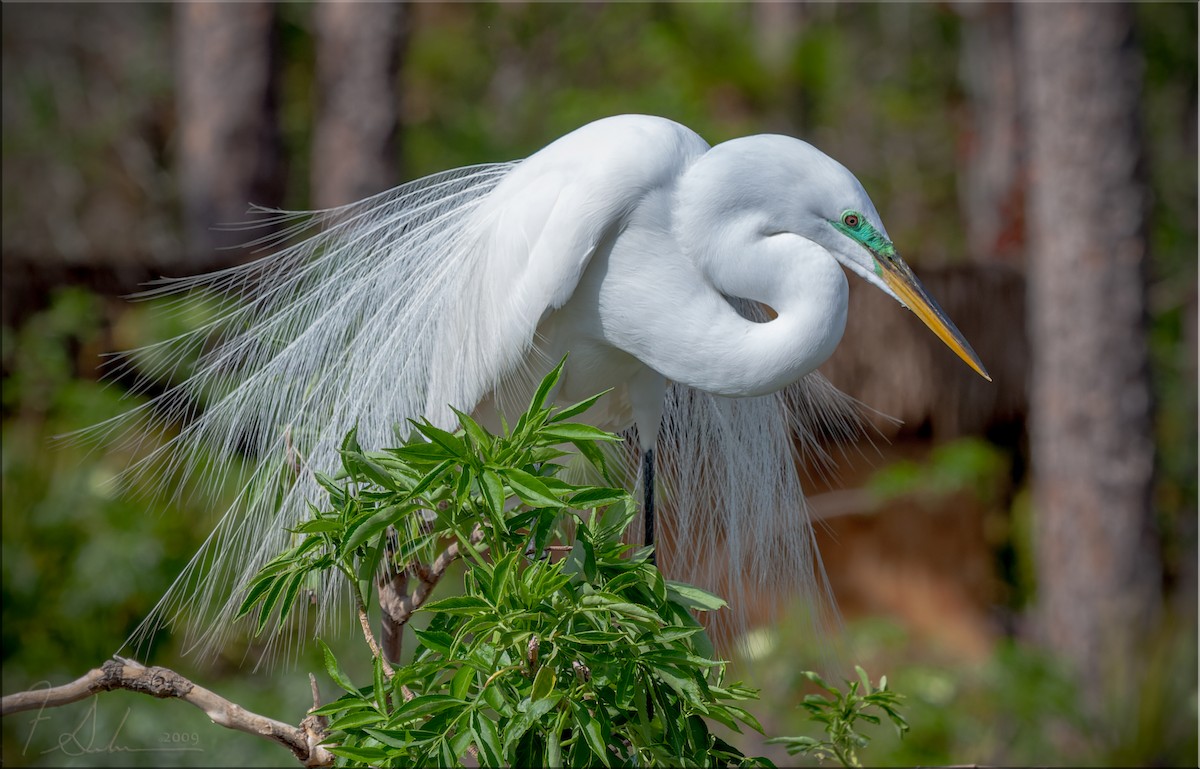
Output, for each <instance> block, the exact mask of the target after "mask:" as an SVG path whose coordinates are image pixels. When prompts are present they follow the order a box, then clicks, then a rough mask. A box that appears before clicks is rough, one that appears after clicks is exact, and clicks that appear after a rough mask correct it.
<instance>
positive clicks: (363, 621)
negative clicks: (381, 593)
mask: <svg viewBox="0 0 1200 769" xmlns="http://www.w3.org/2000/svg"><path fill="white" fill-rule="evenodd" d="M354 608H355V610H356V611H357V612H358V624H359V625H361V626H362V631H363V637H364V638H366V639H367V646H369V647H371V654H374V655H375V656H376V657H377V658H378V659H379V661H380V662H381V663H383V672H384V675H386V676H387V677H388V678H391V677H392V676H394V675H395V674H396V671H394V670H392V664H391V663H390V662H388V661H387V658H386V657H384V656H383V651H382V650H381V649H380V648H379V642H378V641H376V640H375V634H374V633H372V632H371V617H370V615H369V614H367V606H366V604H364V603H363V599H362V596H361V595H359V594H358V591H357V590H356V591H354Z"/></svg>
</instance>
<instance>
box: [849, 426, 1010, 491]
mask: <svg viewBox="0 0 1200 769" xmlns="http://www.w3.org/2000/svg"><path fill="white" fill-rule="evenodd" d="M1008 465H1009V459H1008V457H1007V456H1006V455H1005V454H1004V452H1003V451H1001V450H1000V449H999V448H997V447H996V446H995V445H993V444H991V443H988V442H987V441H985V440H982V439H980V438H960V439H959V440H956V441H951V442H949V443H944V444H941V445H939V446H935V447H934V448H933V450H932V451H931V452H930V454H929V458H928V460H927V461H925V462H921V463H918V462H913V461H909V460H902V461H897V462H892V463H891V464H889V465H888V466H887V467H884V468H882V469H880V470H879V471H877V472H876V473H875V474H874V475H873V476H872V477H871V479H870V482H869V484H868V488H869V489H870V491H871V493H872V494H874V495H875V497H876V499H878V500H879V501H880V502H887V501H890V500H893V499H896V498H897V497H903V496H910V495H915V496H920V497H923V498H927V499H928V498H937V497H944V496H949V495H952V494H970V495H971V496H973V497H974V498H975V499H977V500H979V501H980V502H983V503H989V502H994V501H996V500H997V498H998V497H999V496H1000V490H1001V488H1002V484H1003V483H1005V482H1006V480H1007V476H1008V474H1009V467H1008Z"/></svg>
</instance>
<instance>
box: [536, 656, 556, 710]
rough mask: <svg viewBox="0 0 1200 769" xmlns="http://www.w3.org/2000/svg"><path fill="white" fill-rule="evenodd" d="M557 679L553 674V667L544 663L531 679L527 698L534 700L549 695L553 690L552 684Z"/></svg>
mask: <svg viewBox="0 0 1200 769" xmlns="http://www.w3.org/2000/svg"><path fill="white" fill-rule="evenodd" d="M557 680H558V678H557V676H555V674H554V668H553V667H551V666H549V665H544V666H543V667H542V668H541V669H540V670H538V672H537V675H536V676H535V677H534V679H533V689H531V690H530V692H529V699H531V700H533V701H534V702H536V701H538V700H540V699H543V698H545V697H548V696H550V693H551V692H552V691H554V684H555V682H556V681H557Z"/></svg>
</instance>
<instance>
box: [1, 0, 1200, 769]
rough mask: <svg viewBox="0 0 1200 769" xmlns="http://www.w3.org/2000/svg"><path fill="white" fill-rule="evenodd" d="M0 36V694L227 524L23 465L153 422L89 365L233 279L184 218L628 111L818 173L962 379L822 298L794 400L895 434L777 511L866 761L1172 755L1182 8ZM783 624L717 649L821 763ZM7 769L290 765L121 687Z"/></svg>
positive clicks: (67, 668)
mask: <svg viewBox="0 0 1200 769" xmlns="http://www.w3.org/2000/svg"><path fill="white" fill-rule="evenodd" d="M2 13H3V33H2V35H3V37H2V40H3V139H2V143H3V204H2V205H3V378H4V379H3V566H2V569H3V688H4V691H5V692H6V693H8V692H13V691H17V690H20V689H24V688H27V687H30V686H34V685H36V684H38V682H41V681H52V682H54V683H62V682H64V681H66V680H69V679H73V678H75V677H77V676H79V675H81V674H83V673H84V672H85V671H86V670H88V669H90V668H92V667H94V666H97V665H98V664H100V663H101V662H102V661H103V660H104V659H105V658H106V657H107V656H108V655H109V654H111V653H112V652H113V651H114V650H115V649H116V648H117V647H118V646H120V644H121V642H122V641H123V640H124V639H125V638H126V637H127V636H128V635H129V633H130V632H131V631H132V630H133V629H134V628H135V627H136V625H137V623H138V622H139V621H140V620H141V619H142V618H143V617H145V616H146V614H147V613H148V612H149V611H150V609H151V608H152V607H153V606H154V604H155V602H156V601H157V600H158V598H159V597H160V596H161V594H162V593H163V592H164V590H165V589H166V587H167V586H168V585H169V584H170V582H171V581H172V579H173V578H174V576H175V575H176V574H177V573H178V572H179V571H180V570H181V569H182V567H183V565H184V564H185V563H186V561H187V560H188V558H190V556H191V554H192V553H193V552H195V550H196V548H197V547H198V546H199V543H200V542H201V540H202V539H203V538H204V537H205V536H206V535H207V534H208V532H209V531H211V529H212V527H213V525H214V524H215V521H216V516H217V513H218V512H219V511H221V510H223V509H224V505H222V504H221V503H220V502H219V501H217V502H214V501H212V500H207V499H202V498H199V497H197V496H195V495H193V494H191V493H190V491H191V490H190V489H187V488H184V489H179V490H178V492H177V493H174V494H168V495H160V494H158V492H159V491H160V490H159V489H157V488H154V487H153V485H152V482H151V480H149V479H142V480H140V481H136V482H124V483H121V484H113V483H112V482H111V481H112V479H113V478H114V477H115V476H116V475H117V474H118V473H119V472H120V471H121V470H122V469H123V468H124V467H126V466H127V465H128V463H129V462H130V461H131V460H133V459H135V458H136V456H137V452H136V451H135V450H134V449H133V448H130V447H128V446H120V445H101V446H99V447H87V446H78V445H62V444H56V443H55V442H53V440H52V436H55V435H58V434H61V433H64V432H67V431H70V430H74V429H78V428H82V427H86V426H88V425H91V424H95V423H97V422H99V421H101V420H103V419H106V418H108V417H111V416H113V415H115V414H117V413H120V412H121V411H123V410H125V409H127V408H129V407H130V406H131V405H133V404H136V403H138V402H141V399H142V398H144V397H145V393H142V394H137V393H132V392H131V388H132V387H133V384H134V383H135V382H136V381H137V378H136V360H134V361H133V366H132V369H131V373H128V374H126V375H123V376H119V377H117V378H115V379H114V380H112V381H108V382H105V381H102V379H101V376H100V372H99V370H98V366H99V365H100V363H101V361H102V360H103V357H102V356H104V355H105V354H107V353H111V352H114V351H119V350H128V349H131V348H134V347H137V346H138V345H141V344H145V343H148V342H150V341H153V340H156V339H162V338H164V337H166V336H167V335H170V334H173V333H178V331H180V330H181V328H182V327H181V326H180V324H182V323H186V322H188V321H187V319H184V318H180V317H178V316H171V315H169V314H167V313H163V312H158V311H157V308H156V307H155V306H154V305H153V304H152V303H131V302H129V301H127V300H125V299H123V298H122V297H123V296H124V295H126V294H128V293H130V292H133V291H135V290H136V289H137V288H138V286H139V284H141V283H143V282H144V281H147V280H151V279H153V278H156V277H159V276H161V275H170V276H179V275H185V274H191V273H196V272H201V271H208V270H212V269H218V268H221V267H223V266H228V265H230V264H234V263H237V262H239V261H242V260H244V259H246V258H249V253H248V251H247V250H246V249H244V248H240V247H239V244H240V242H241V240H243V239H244V234H238V233H227V232H221V231H218V230H214V229H213V225H215V224H219V223H227V222H237V221H240V220H243V219H245V215H246V208H247V204H248V203H257V204H261V205H266V206H281V207H284V208H291V209H307V208H315V207H327V206H332V205H337V204H340V203H346V202H350V201H352V200H355V199H358V198H360V197H363V196H366V195H368V194H371V193H373V192H376V191H380V190H383V189H386V188H388V187H390V186H393V185H394V184H397V183H399V182H401V181H403V180H406V179H411V178H415V177H419V176H422V175H424V174H427V173H431V172H434V171H439V170H443V169H447V168H451V167H454V166H460V165H466V164H471V163H479V162H487V161H498V160H507V159H513V158H519V157H522V156H525V155H527V154H529V153H531V152H533V151H535V150H536V149H538V148H539V147H541V146H543V145H544V144H546V143H547V142H549V141H550V140H552V139H554V138H556V137H558V136H560V135H561V134H563V133H566V132H567V131H569V130H571V129H573V128H575V127H578V126H579V125H581V124H583V123H585V122H587V121H589V120H592V119H595V118H599V117H603V116H606V115H611V114H617V113H625V112H644V113H651V114H657V115H662V116H665V117H669V118H672V119H674V120H677V121H679V122H681V123H684V124H685V125H688V126H689V127H691V128H693V129H694V130H696V131H697V132H699V133H700V134H701V135H702V136H704V137H705V138H706V139H707V140H708V141H709V142H710V143H717V142H720V141H723V140H726V139H729V138H733V137H737V136H742V135H746V134H752V133H763V132H782V133H788V134H792V135H795V136H799V137H802V138H804V139H806V140H808V141H810V142H812V143H813V144H815V145H817V146H818V147H820V148H821V149H823V150H824V151H825V152H827V153H829V154H830V155H832V156H834V157H836V158H837V159H839V160H840V161H841V162H842V163H843V164H845V165H846V166H847V167H848V168H850V169H851V170H852V171H853V172H855V173H856V175H857V176H858V177H859V179H860V180H861V181H862V182H863V184H864V186H865V187H866V188H867V190H868V191H869V192H870V194H871V196H872V198H873V200H874V202H875V204H876V206H877V208H878V209H879V211H880V212H881V215H882V216H883V218H884V221H885V222H886V223H887V226H888V229H889V232H890V234H891V235H892V237H893V239H894V241H895V242H896V244H897V245H898V247H899V248H900V250H901V252H902V253H903V254H904V255H905V257H906V258H907V260H908V261H909V262H910V263H911V264H912V265H913V266H914V267H915V270H916V272H917V273H918V274H919V275H920V276H921V277H922V279H923V280H924V281H925V283H926V285H927V286H928V287H929V289H930V291H931V293H932V294H933V295H934V296H935V297H937V298H938V300H939V301H940V302H941V303H942V304H943V306H944V307H945V308H946V310H947V312H948V313H949V315H950V316H951V317H952V318H954V320H955V321H956V322H957V324H958V325H959V327H960V328H961V329H962V330H963V332H964V333H965V334H966V336H967V337H968V338H969V339H970V340H971V341H972V343H973V345H974V346H975V348H976V350H977V351H978V353H979V354H980V356H981V358H982V359H983V360H984V362H985V363H986V364H987V366H988V368H989V369H990V371H991V374H992V376H993V378H994V380H995V381H994V382H993V383H991V384H988V383H986V382H984V381H982V380H981V379H979V378H978V377H975V376H974V375H973V374H972V373H971V372H970V371H969V370H968V369H967V368H966V367H965V366H964V365H962V364H961V363H960V362H959V361H958V360H956V359H955V358H954V356H953V354H952V353H950V352H949V351H948V350H945V349H944V348H943V347H942V345H941V343H940V342H938V341H937V340H936V339H935V338H934V337H933V335H932V334H930V333H928V331H927V330H926V329H925V328H924V327H922V326H921V325H920V323H919V321H917V320H916V319H915V318H913V317H912V316H911V315H910V314H908V313H905V312H903V311H902V310H900V309H899V308H898V307H896V306H895V304H894V303H893V302H890V301H889V300H887V299H886V298H884V297H883V296H882V295H881V294H880V293H879V292H877V291H872V290H869V289H866V287H865V286H864V285H863V284H862V283H861V281H856V280H853V279H852V280H851V285H852V293H851V303H852V304H851V311H850V321H849V327H848V328H847V332H846V337H845V340H844V341H843V343H842V345H841V346H840V348H839V350H838V352H837V353H836V355H835V356H834V358H833V359H832V360H831V361H830V362H829V363H828V364H827V365H826V366H825V367H824V369H823V371H824V372H825V373H826V374H827V376H829V377H830V379H832V380H833V381H834V383H835V384H837V385H838V386H839V387H841V388H842V389H843V390H845V391H846V392H848V393H850V394H851V395H853V396H855V397H857V398H859V399H860V400H862V401H863V402H864V403H865V404H867V405H868V406H869V407H870V408H872V409H876V410H878V411H879V412H880V413H881V414H883V415H887V416H890V417H893V418H895V419H897V420H900V421H899V422H896V421H893V420H888V419H884V418H882V417H880V418H878V419H875V423H876V427H877V429H878V432H879V435H878V436H877V438H876V440H874V442H873V445H865V446H849V447H840V449H839V451H838V452H837V454H838V458H839V462H838V469H837V471H836V473H834V474H821V473H819V472H815V471H814V472H813V473H812V475H813V482H812V483H811V485H810V493H811V499H812V506H813V510H814V515H815V516H817V517H818V518H819V519H820V521H821V523H820V525H819V539H820V544H821V551H822V554H823V556H824V558H825V564H826V567H827V569H828V571H829V575H830V580H831V582H832V584H833V587H834V590H835V592H836V594H837V596H838V599H839V602H840V606H841V609H842V612H843V614H844V616H845V620H846V631H845V634H844V636H843V637H842V638H839V639H836V640H835V641H834V643H835V644H836V645H837V646H838V647H840V649H841V650H842V651H841V655H842V656H843V657H845V658H846V659H848V660H850V661H852V662H857V663H859V664H862V665H864V666H865V667H866V668H867V670H868V671H869V672H871V673H872V675H878V674H879V673H887V674H888V675H889V680H890V681H891V682H892V685H893V686H894V687H895V688H898V689H899V690H900V691H902V692H903V693H905V694H906V695H907V696H908V709H907V711H906V712H907V715H908V717H909V721H910V723H911V724H912V732H911V733H910V734H909V735H908V737H906V738H905V739H904V740H903V741H901V740H898V739H896V737H895V735H894V734H891V733H889V732H887V731H886V730H884V729H880V730H878V731H877V733H876V734H877V738H876V740H875V741H874V742H873V743H872V745H871V746H870V747H869V748H868V749H867V750H865V751H864V753H863V758H864V760H865V761H867V762H868V763H870V764H875V765H883V764H913V763H923V764H974V763H980V764H994V765H1015V764H1040V765H1046V764H1056V763H1067V764H1097V765H1105V764H1107V765H1183V764H1187V765H1193V766H1194V765H1195V764H1196V759H1197V685H1196V684H1197V666H1196V655H1197V647H1196V643H1197V641H1196V616H1197V588H1196V580H1197V574H1196V561H1197V461H1198V460H1197V410H1196V381H1197V379H1196V363H1197V337H1196V306H1197V226H1196V223H1197V195H1196V192H1197V154H1196V141H1197V120H1196V114H1197V101H1196V91H1197V82H1196V81H1197V61H1196V40H1197V25H1196V19H1197V9H1196V6H1195V5H1194V4H1153V3H1146V4H1138V5H1135V6H1126V5H1119V4H1104V5H1092V6H1089V7H1086V8H1085V7H1084V6H1073V5H1019V6H1010V5H1005V4H974V3H936V4H935V3H926V4H919V5H903V4H887V5H872V4H844V5H843V4H811V5H809V4H785V3H767V2H747V3H739V4H724V3H713V4H682V3H679V4H675V3H654V4H651V3H637V4H626V3H591V4H586V5H575V4H536V3H512V4H503V5H475V4H435V3H418V4H354V3H328V4H318V5H310V4H260V3H253V2H250V3H239V4H219V3H177V4H171V5H152V4H111V5H107V4H85V5H71V4H58V3H56V4H44V5H37V4H11V3H6V4H4V5H3V8H2ZM167 384H168V383H166V382H148V383H147V382H143V383H142V386H143V387H147V388H149V389H148V392H149V393H151V394H152V393H153V392H155V391H161V389H162V388H163V387H164V386H166V385H167ZM163 437H164V436H146V441H145V444H144V446H143V448H142V449H141V451H143V452H144V451H146V450H148V449H149V448H152V447H153V445H155V443H156V442H157V441H160V440H162V439H163ZM802 614H803V611H802V610H801V609H796V610H795V611H789V610H785V612H784V614H783V617H782V619H775V620H772V621H770V622H766V623H764V624H763V625H762V626H760V627H757V628H755V629H754V630H753V631H752V632H751V634H750V637H749V638H748V639H747V640H748V643H747V644H745V647H746V652H745V654H743V655H741V656H739V658H738V659H736V660H735V670H736V674H737V675H738V676H740V677H741V678H743V679H744V680H746V681H747V683H749V684H751V685H754V686H761V687H763V699H764V702H761V703H759V704H758V705H757V706H756V707H752V708H751V711H752V712H754V713H755V714H756V715H758V716H759V717H760V718H761V719H762V721H763V724H764V726H765V728H766V731H767V733H768V736H775V735H781V734H797V733H801V732H804V733H809V734H813V732H811V731H808V730H807V729H806V728H805V727H804V725H803V723H802V719H801V716H800V712H799V711H798V710H797V709H796V704H797V703H798V702H799V700H800V699H801V698H802V697H803V695H804V693H805V692H806V690H805V689H804V686H803V685H802V683H801V681H802V679H801V678H800V676H799V670H801V669H803V668H807V667H815V666H816V665H817V664H818V663H819V660H818V659H816V658H815V654H814V650H815V649H817V648H818V647H819V645H820V644H819V643H818V642H816V641H815V640H814V639H811V638H807V637H806V634H805V632H804V628H806V627H807V623H806V622H804V620H803V617H802V616H801V615H802ZM764 616H765V614H764ZM181 652H182V650H181V648H180V647H179V643H178V641H177V640H175V639H173V638H172V637H171V636H169V635H163V636H162V637H160V638H158V639H157V640H156V642H155V645H154V647H153V649H152V654H151V661H152V662H154V663H157V664H163V665H167V666H170V667H174V668H176V669H177V670H179V671H180V672H183V673H184V674H185V675H191V676H193V677H194V678H195V680H197V682H199V683H202V684H203V685H205V686H207V687H208V688H211V689H213V690H215V691H217V692H218V693H220V694H222V695H225V696H227V697H229V698H230V699H233V700H234V701H236V702H238V703H240V704H242V705H244V706H246V707H248V708H250V709H252V710H256V711H258V712H261V713H264V714H267V715H271V716H273V717H276V718H279V719H281V720H283V721H289V722H293V723H295V722H298V721H299V719H300V718H301V717H302V716H303V714H304V711H305V709H306V708H308V707H309V706H310V705H311V696H310V694H309V691H308V684H307V681H306V680H304V679H305V676H304V675H303V673H304V671H307V670H320V665H319V663H318V661H317V659H316V658H315V657H313V656H311V654H308V653H305V654H303V655H301V657H300V658H299V659H298V661H297V663H296V665H295V666H294V667H287V668H286V669H277V670H269V671H263V670H255V669H254V667H253V665H252V664H251V663H248V662H245V661H244V659H245V658H243V657H242V656H240V655H241V651H239V650H230V652H229V656H228V657H227V658H222V659H219V660H218V661H217V662H216V663H214V664H208V665H200V664H198V663H197V661H196V659H195V658H194V657H188V656H181ZM345 659H346V657H343V660H345ZM327 694H328V692H327ZM737 744H739V745H740V746H741V747H742V748H743V750H745V751H746V752H748V753H762V754H765V755H768V756H771V757H773V758H774V759H775V760H777V761H780V762H781V763H784V764H791V763H795V761H796V760H795V759H788V758H787V757H786V756H785V755H784V754H782V753H781V752H779V751H778V750H777V749H776V748H775V747H774V746H766V745H764V744H762V740H761V739H758V738H757V736H755V735H751V736H747V737H740V738H738V740H737ZM3 761H4V763H5V764H7V765H10V766H22V765H71V766H101V765H128V764H131V763H141V764H144V765H180V766H186V765H215V764H221V763H225V764H256V765H278V766H289V765H293V764H294V762H293V761H292V759H291V757H290V756H289V755H288V754H287V753H286V752H285V751H283V750H282V749H281V748H279V747H278V746H275V745H269V744H266V743H263V742H262V741H260V740H256V739H254V738H250V737H245V736H242V735H237V734H233V733H230V732H227V731H225V730H222V729H220V728H218V727H215V726H213V725H212V724H211V723H209V722H208V721H207V719H205V718H204V716H203V715H202V714H200V713H199V712H198V711H195V710H194V709H192V708H190V707H188V706H186V705H183V704H182V703H176V702H154V701H151V700H148V699H147V698H145V697H138V696H136V695H132V694H128V693H113V694H108V695H104V696H103V697H101V698H99V699H93V700H92V701H90V702H85V703H79V704H77V705H74V706H71V707H70V708H63V709H60V710H56V711H48V712H46V713H44V714H41V716H37V715H34V714H18V715H16V716H11V717H8V718H6V719H5V720H4V722H3Z"/></svg>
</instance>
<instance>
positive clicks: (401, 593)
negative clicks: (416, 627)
mask: <svg viewBox="0 0 1200 769" xmlns="http://www.w3.org/2000/svg"><path fill="white" fill-rule="evenodd" d="M482 540H483V529H482V528H480V527H479V526H476V527H475V530H474V531H472V532H471V544H473V545H474V544H478V543H479V542H481V541H482ZM461 555H462V552H461V551H460V550H459V543H458V542H453V543H451V544H450V545H449V546H448V547H447V548H446V549H445V550H443V551H442V552H441V553H439V554H438V557H437V558H435V559H434V561H433V563H432V564H431V565H430V566H429V568H425V567H424V566H422V565H421V564H413V565H411V566H409V567H408V568H405V569H402V570H399V571H397V572H395V573H393V574H389V573H387V572H384V573H382V574H380V575H379V581H378V583H377V584H378V587H379V608H380V609H382V610H383V637H384V640H385V651H386V652H387V658H388V659H390V660H391V661H392V662H399V658H400V638H401V633H403V631H404V625H405V624H406V623H407V622H408V620H409V619H410V618H412V615H413V612H415V611H416V610H417V609H419V608H421V606H422V605H423V604H424V603H425V602H426V601H427V600H429V595H430V593H432V592H433V588H434V587H436V586H437V583H438V581H440V580H441V578H442V577H443V576H445V574H446V569H447V568H449V566H450V564H452V563H454V561H456V560H457V559H458V558H459V557H460V556H461ZM410 574H411V575H413V576H415V577H416V578H417V580H418V582H417V587H416V589H415V590H413V591H412V593H409V592H408V580H409V575H410Z"/></svg>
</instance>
